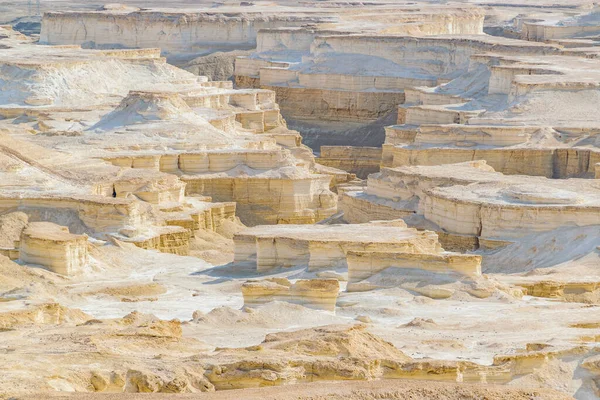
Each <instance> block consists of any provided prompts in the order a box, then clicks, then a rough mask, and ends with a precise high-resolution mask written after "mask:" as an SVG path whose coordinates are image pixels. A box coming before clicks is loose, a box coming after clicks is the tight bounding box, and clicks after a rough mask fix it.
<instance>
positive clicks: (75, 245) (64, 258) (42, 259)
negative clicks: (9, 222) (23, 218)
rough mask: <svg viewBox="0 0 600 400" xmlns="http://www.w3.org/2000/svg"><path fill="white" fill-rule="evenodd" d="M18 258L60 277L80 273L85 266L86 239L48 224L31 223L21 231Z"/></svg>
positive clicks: (62, 227)
mask: <svg viewBox="0 0 600 400" xmlns="http://www.w3.org/2000/svg"><path fill="white" fill-rule="evenodd" d="M19 254H20V255H19V258H20V260H21V261H22V262H23V263H26V264H39V265H43V266H44V267H46V268H48V269H49V270H51V271H53V272H56V273H58V274H62V275H74V274H77V273H80V272H82V270H83V269H84V268H85V267H86V265H87V263H88V238H87V236H86V235H74V234H71V233H69V229H68V228H67V227H64V226H59V225H56V224H53V223H50V222H31V223H29V225H28V226H27V228H25V230H23V233H22V234H21V241H20V253H19Z"/></svg>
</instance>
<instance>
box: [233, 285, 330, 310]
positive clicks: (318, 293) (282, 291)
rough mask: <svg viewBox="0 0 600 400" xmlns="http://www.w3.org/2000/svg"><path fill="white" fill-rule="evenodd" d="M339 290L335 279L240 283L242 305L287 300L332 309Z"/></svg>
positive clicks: (250, 305)
mask: <svg viewBox="0 0 600 400" xmlns="http://www.w3.org/2000/svg"><path fill="white" fill-rule="evenodd" d="M339 291H340V284H339V282H338V280H337V279H309V280H297V281H296V282H293V283H292V282H290V281H289V280H288V279H285V278H273V279H266V280H260V281H248V282H246V283H244V284H243V285H242V295H243V296H244V306H249V307H253V306H255V305H260V304H263V303H267V302H271V301H287V302H290V303H296V304H302V305H304V306H307V307H312V308H317V309H323V310H329V311H333V310H335V302H336V300H337V297H338V293H339Z"/></svg>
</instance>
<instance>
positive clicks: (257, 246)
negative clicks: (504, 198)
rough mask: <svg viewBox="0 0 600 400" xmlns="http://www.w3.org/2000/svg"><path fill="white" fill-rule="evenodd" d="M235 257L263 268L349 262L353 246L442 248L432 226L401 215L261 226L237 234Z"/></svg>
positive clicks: (314, 267) (369, 249)
mask: <svg viewBox="0 0 600 400" xmlns="http://www.w3.org/2000/svg"><path fill="white" fill-rule="evenodd" d="M234 242H235V261H234V262H236V263H244V262H251V263H253V264H255V265H256V269H257V270H258V271H259V272H264V271H268V270H270V269H273V268H277V267H293V266H301V265H305V266H308V269H309V270H319V269H324V268H337V267H342V268H345V267H347V266H348V263H347V260H346V255H347V253H348V252H349V251H364V252H382V251H383V252H385V251H390V252H402V251H404V252H413V253H419V252H427V253H434V252H439V251H441V250H440V249H441V247H440V245H439V243H438V241H437V236H436V235H435V234H434V233H433V232H427V231H425V232H418V231H417V230H416V229H408V228H406V224H404V222H402V221H391V222H389V223H377V222H375V223H369V224H353V225H314V226H307V227H305V226H298V225H280V226H276V227H270V226H257V227H254V228H248V229H245V230H242V231H240V232H238V233H237V234H236V235H235V236H234Z"/></svg>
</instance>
